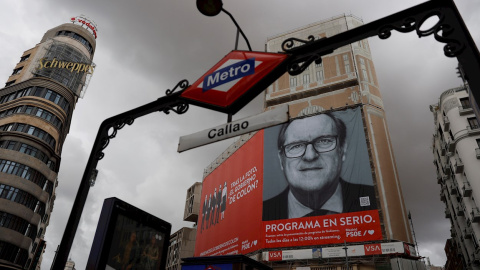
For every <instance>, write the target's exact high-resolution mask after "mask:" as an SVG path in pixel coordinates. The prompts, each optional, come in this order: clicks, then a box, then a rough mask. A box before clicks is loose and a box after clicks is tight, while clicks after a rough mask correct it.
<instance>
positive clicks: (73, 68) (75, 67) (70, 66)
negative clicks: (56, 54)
mask: <svg viewBox="0 0 480 270" xmlns="http://www.w3.org/2000/svg"><path fill="white" fill-rule="evenodd" d="M39 64H40V66H39V67H38V70H41V69H43V68H63V69H67V70H70V72H76V73H80V72H86V73H87V74H92V73H93V70H94V68H95V67H94V66H92V65H89V64H85V63H76V62H67V61H63V60H57V58H53V60H47V59H45V58H42V59H40V61H39Z"/></svg>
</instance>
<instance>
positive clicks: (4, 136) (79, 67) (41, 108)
mask: <svg viewBox="0 0 480 270" xmlns="http://www.w3.org/2000/svg"><path fill="white" fill-rule="evenodd" d="M87 23H88V25H87ZM96 34H97V28H96V25H95V23H94V22H93V21H91V20H89V19H87V18H85V17H83V16H79V17H73V18H72V19H71V23H66V24H62V25H60V26H57V27H55V28H52V29H50V30H48V31H47V32H46V33H45V34H44V35H43V38H42V39H41V41H40V43H38V44H37V45H36V46H35V47H33V48H31V49H28V50H26V51H25V52H24V53H23V54H22V55H19V58H20V59H19V62H18V63H17V65H16V66H15V67H13V72H12V75H11V76H10V77H9V78H8V80H7V81H6V84H5V87H4V88H1V89H0V268H2V269H3V268H8V269H39V267H40V262H41V257H42V253H43V250H44V249H45V247H46V242H45V241H44V235H45V232H46V229H47V226H48V224H49V221H50V214H51V212H52V209H53V206H54V201H55V197H56V195H55V189H56V187H57V186H58V185H59V182H60V184H61V182H62V179H58V178H57V174H58V170H59V167H60V162H61V154H62V146H63V142H64V141H65V138H66V136H67V134H68V132H69V129H70V123H71V118H72V114H73V110H74V109H75V104H76V103H77V101H78V99H79V98H81V97H83V95H84V94H85V90H86V88H87V86H88V82H89V80H90V77H91V75H92V73H93V71H94V69H95V64H94V63H93V62H92V59H93V55H94V53H95V46H96Z"/></svg>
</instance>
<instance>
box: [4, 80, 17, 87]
mask: <svg viewBox="0 0 480 270" xmlns="http://www.w3.org/2000/svg"><path fill="white" fill-rule="evenodd" d="M14 83H15V80H13V81H9V82H7V83H6V84H5V87H7V86H10V85H12V84H14Z"/></svg>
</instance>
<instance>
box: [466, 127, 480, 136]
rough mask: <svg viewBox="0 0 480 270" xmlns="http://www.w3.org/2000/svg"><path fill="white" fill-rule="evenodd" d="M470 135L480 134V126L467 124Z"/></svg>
mask: <svg viewBox="0 0 480 270" xmlns="http://www.w3.org/2000/svg"><path fill="white" fill-rule="evenodd" d="M467 133H468V135H470V136H472V135H478V134H480V128H479V127H478V126H467Z"/></svg>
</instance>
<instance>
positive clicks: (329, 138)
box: [280, 114, 345, 193]
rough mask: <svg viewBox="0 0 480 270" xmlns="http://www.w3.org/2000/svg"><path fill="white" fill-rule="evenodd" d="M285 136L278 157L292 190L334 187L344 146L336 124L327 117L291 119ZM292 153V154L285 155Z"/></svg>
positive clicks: (321, 189)
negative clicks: (339, 140) (340, 141)
mask: <svg viewBox="0 0 480 270" xmlns="http://www.w3.org/2000/svg"><path fill="white" fill-rule="evenodd" d="M284 137H285V142H284V145H283V151H281V153H280V160H281V165H282V169H283V171H284V174H285V177H286V178H287V181H288V183H289V185H290V188H291V189H294V190H297V191H299V192H302V193H304V192H312V191H314V192H322V191H325V190H331V189H332V188H333V187H336V185H337V183H338V181H339V177H340V172H341V169H342V161H343V160H344V148H345V146H341V145H338V133H337V127H336V126H335V122H334V121H333V119H332V118H330V116H328V115H324V114H321V115H317V116H313V117H309V118H304V119H298V120H294V121H293V122H292V123H290V125H289V126H288V128H287V129H286V131H285V135H284ZM332 147H334V148H333V149H331V148H332ZM303 149H304V151H303ZM287 151H290V154H288V153H287ZM302 152H303V154H302V155H300V154H301V153H302ZM292 153H293V156H294V157H288V156H292ZM298 155H299V156H298ZM296 156H298V157H296Z"/></svg>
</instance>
